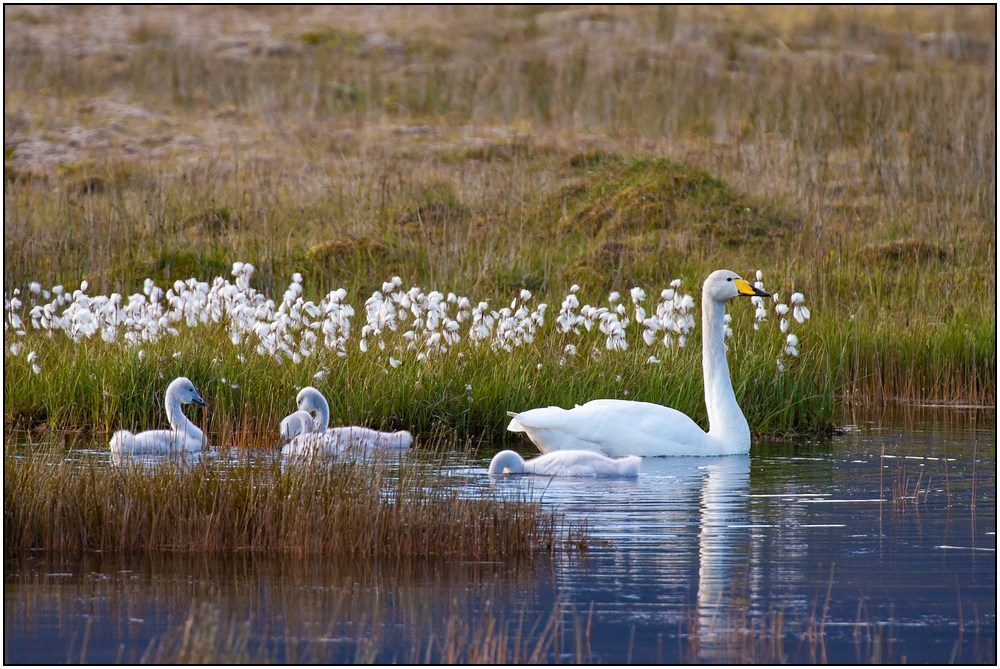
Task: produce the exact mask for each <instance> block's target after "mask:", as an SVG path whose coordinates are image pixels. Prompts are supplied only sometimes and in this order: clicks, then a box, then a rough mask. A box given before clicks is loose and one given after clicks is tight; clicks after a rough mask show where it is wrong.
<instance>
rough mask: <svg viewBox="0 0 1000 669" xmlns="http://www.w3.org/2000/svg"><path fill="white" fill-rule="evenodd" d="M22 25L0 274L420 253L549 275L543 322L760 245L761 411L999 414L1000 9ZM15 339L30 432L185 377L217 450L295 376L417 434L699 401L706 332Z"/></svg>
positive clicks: (654, 287) (802, 427)
mask: <svg viewBox="0 0 1000 669" xmlns="http://www.w3.org/2000/svg"><path fill="white" fill-rule="evenodd" d="M5 21H6V22H7V23H8V25H9V26H10V35H11V37H10V39H9V40H7V41H5V48H4V59H5V72H6V76H5V84H4V87H5V90H4V92H5V103H6V112H5V116H4V139H5V144H4V148H5V151H4V175H5V189H4V213H5V221H6V223H5V229H4V251H5V254H4V256H5V263H4V285H5V288H4V292H5V296H11V295H12V291H13V289H14V288H19V289H20V290H21V291H22V292H24V291H27V290H28V286H29V285H30V283H31V282H32V281H37V282H39V283H40V284H41V285H42V286H44V287H46V288H49V287H51V286H53V285H55V284H59V283H62V284H64V285H66V286H68V287H70V288H71V289H72V288H75V287H76V286H78V285H79V283H80V281H81V280H82V279H86V280H87V281H88V282H89V284H90V286H91V291H90V292H91V294H94V293H98V294H110V293H112V292H118V293H122V294H125V295H128V294H130V293H133V292H138V291H140V290H141V289H142V281H143V279H145V278H146V277H151V278H153V279H154V280H155V281H157V282H158V283H159V284H160V285H161V286H162V287H164V288H166V287H168V286H169V285H170V284H171V283H172V282H173V281H175V280H177V279H182V280H184V279H187V278H189V277H196V278H198V279H199V280H202V281H211V279H212V278H214V277H215V276H229V274H228V273H229V270H230V268H231V265H232V263H233V262H235V261H244V262H251V263H253V264H254V265H255V266H256V267H257V273H256V275H255V277H254V279H253V285H254V287H255V288H257V289H258V290H260V291H262V292H264V293H266V294H267V295H268V296H270V297H271V298H272V299H274V300H275V301H276V302H277V301H279V300H280V296H281V294H282V292H283V291H284V290H285V289H286V287H287V285H288V282H289V280H290V277H291V276H292V275H293V273H295V272H299V273H301V274H302V276H303V284H302V285H303V286H304V290H305V292H304V295H303V297H304V298H306V299H310V300H314V301H317V302H318V300H319V299H320V298H321V297H322V296H323V295H325V294H327V293H328V292H329V291H331V290H335V289H337V288H340V287H343V288H344V289H345V290H346V291H347V294H348V296H349V298H348V299H349V301H350V303H351V304H353V305H354V308H355V309H356V310H357V311H358V313H359V314H361V313H362V305H363V302H364V300H365V299H366V298H367V296H369V295H371V293H372V291H374V290H376V289H377V288H378V286H379V285H380V283H381V282H382V281H385V280H386V279H388V278H389V277H391V276H394V275H396V276H400V277H402V279H403V281H404V284H405V285H404V289H405V288H406V287H408V286H409V285H420V286H424V287H426V289H427V290H431V289H436V290H439V291H441V292H442V293H448V292H455V293H457V294H459V295H467V296H469V297H470V298H472V299H475V300H480V299H482V300H488V301H489V302H490V304H491V305H492V306H493V308H496V307H497V306H498V305H503V304H505V303H509V301H510V300H511V299H512V298H513V297H515V296H516V295H517V294H518V292H519V291H520V290H522V289H527V290H530V291H531V292H532V293H533V294H534V299H535V302H536V303H537V302H542V301H544V302H547V303H548V304H549V305H550V309H551V311H550V315H554V314H552V312H554V311H555V310H556V309H557V307H558V304H559V302H560V301H561V300H562V299H563V297H564V296H565V295H566V294H567V292H568V291H569V288H570V286H571V285H573V284H578V285H579V286H580V294H581V299H584V297H583V296H586V299H587V300H589V301H590V303H591V304H598V303H600V304H605V305H606V295H607V293H608V291H611V290H617V291H620V292H621V293H622V295H627V294H628V291H629V290H630V289H631V288H632V287H633V286H640V287H643V288H644V289H645V290H646V291H647V293H649V294H650V295H651V296H654V295H656V294H657V293H658V292H659V290H660V289H662V288H665V287H666V286H667V285H668V282H669V281H670V280H672V279H674V278H680V279H683V281H684V284H683V285H684V287H685V289H686V290H687V291H688V292H691V293H692V294H694V295H695V296H696V297H697V296H698V292H697V286H699V285H700V282H701V281H702V280H703V279H704V277H705V276H707V274H708V273H709V272H710V271H711V270H713V269H716V268H718V267H727V268H730V269H733V270H736V271H739V272H741V273H743V274H744V275H749V274H750V273H751V272H752V271H753V270H754V269H756V268H763V269H764V270H765V274H766V282H767V287H768V288H769V289H775V290H780V292H781V293H782V295H783V296H784V297H785V299H787V297H788V296H789V295H790V294H791V293H792V292H793V291H799V292H802V293H804V294H805V295H806V296H807V299H808V304H809V306H810V308H811V309H812V311H813V318H812V319H811V320H810V321H809V322H808V328H807V329H803V330H802V331H801V332H800V336H801V337H802V346H801V349H802V355H801V356H800V357H799V358H798V359H797V360H795V361H794V364H792V365H790V366H789V369H788V371H787V372H785V373H784V374H778V373H777V372H776V363H775V359H776V358H777V357H778V355H779V353H780V350H781V345H782V342H781V338H780V336H778V335H777V334H776V333H775V332H773V328H772V332H771V337H770V338H764V339H761V336H762V335H754V334H753V333H752V331H751V322H752V317H751V316H752V309H751V308H750V307H746V309H745V310H744V311H747V312H749V313H740V308H738V307H737V305H731V309H730V311H731V312H734V313H735V320H734V331H735V335H734V336H735V339H734V340H733V343H734V344H735V345H736V346H732V345H731V347H730V360H731V366H732V368H733V378H734V380H735V382H736V384H737V386H738V388H737V394H738V396H739V399H740V400H741V405H742V406H743V407H744V409H745V411H746V413H747V415H748V419H749V420H750V424H751V427H752V429H753V430H754V431H755V432H756V433H758V434H761V433H773V432H783V431H807V430H822V429H825V428H826V427H829V426H830V424H831V423H832V420H833V419H832V415H833V414H832V405H833V403H834V401H835V397H836V396H837V395H849V396H850V397H851V398H852V399H853V400H855V401H861V402H876V403H877V402H883V401H886V400H892V399H905V400H933V401H943V402H951V401H959V402H964V403H975V404H987V405H992V404H995V401H996V305H995V300H994V295H995V293H994V287H995V282H994V281H993V274H994V272H993V269H994V265H995V255H996V233H995V219H996V176H995V175H996V135H995V132H996V128H995V124H994V123H991V122H987V121H988V120H989V119H993V118H995V112H996V108H995V105H996V102H995V101H996V84H995V81H996V69H995V60H994V58H993V55H992V54H993V51H994V48H993V45H995V43H996V36H995V23H996V22H995V9H994V8H991V7H952V8H922V7H904V8H883V7H871V8H847V7H843V8H842V7H807V8H793V9H788V8H763V7H762V8H722V7H704V8H640V7H615V8H609V9H596V8H583V9H576V8H563V9H559V10H549V9H545V8H496V9H491V8H487V9H479V10H476V11H468V10H465V9H462V8H422V9H421V8H405V7H399V8H390V9H388V10H385V11H378V12H375V11H374V10H371V11H370V10H366V9H364V8H357V9H354V8H336V7H334V8H294V9H289V10H287V11H274V10H269V9H267V8H261V9H243V8H235V7H233V8H223V7H220V8H206V9H191V10H189V11H187V12H185V13H183V14H181V15H177V14H173V13H169V12H166V11H164V10H161V9H158V8H141V9H138V10H135V11H125V10H121V9H117V8H88V9H72V10H70V9H67V10H60V9H58V8H40V9H33V8H9V9H6V10H5ZM96 26H100V30H99V31H98V30H96V28H95V27H96ZM205 31H208V32H205ZM98 33H99V34H101V35H104V37H102V38H101V39H97V38H96V37H94V36H95V35H96V34H98ZM22 297H23V294H22ZM744 306H746V305H744ZM776 320H777V318H776V317H775V316H774V315H773V314H772V316H771V325H772V326H773V325H774V321H776ZM25 321H26V322H27V319H25ZM362 322H363V321H356V322H355V331H357V330H359V329H360V324H361V323H362ZM547 327H550V328H551V320H550V321H549V324H548V325H547ZM14 331H16V328H15V329H14V330H10V331H7V340H8V341H7V342H5V343H6V344H7V345H6V346H5V356H4V370H5V374H4V397H5V424H6V425H8V426H9V425H12V424H18V425H24V426H28V425H37V424H40V423H45V424H48V425H51V426H59V427H71V426H72V427H82V426H88V427H95V428H100V429H112V428H115V427H119V426H133V425H134V426H136V427H146V426H152V425H158V424H159V423H158V421H159V420H160V414H161V413H162V411H161V409H160V408H158V405H157V404H156V402H157V401H158V400H157V396H158V395H159V393H161V392H162V385H164V384H165V383H166V382H168V381H169V380H170V378H171V376H173V375H176V374H181V373H183V374H186V375H187V376H189V377H191V378H192V379H193V380H195V382H196V384H198V385H199V388H200V389H202V390H203V395H205V396H206V398H207V399H208V400H209V403H210V407H209V411H207V412H206V413H205V414H202V415H201V418H202V419H203V420H204V421H206V422H207V428H208V429H209V430H210V431H211V432H213V433H214V434H215V435H217V436H218V438H219V443H231V442H233V441H236V440H237V439H236V438H235V437H233V435H234V434H240V433H244V432H246V433H250V432H253V431H256V430H259V429H271V428H272V427H273V425H275V424H276V419H280V417H281V416H283V415H284V414H285V413H287V412H288V411H290V410H291V408H292V407H291V398H292V397H293V396H294V390H295V388H296V387H297V386H301V385H303V384H305V383H314V385H317V386H318V387H320V388H321V389H322V390H323V391H324V392H325V393H326V394H327V396H328V398H329V399H330V400H331V408H332V414H333V417H334V419H335V420H338V421H343V422H347V421H351V422H365V423H367V424H372V425H386V426H392V427H399V426H405V427H407V428H410V429H414V430H416V431H418V432H427V431H428V430H431V429H433V428H434V427H435V426H440V425H444V426H446V427H448V428H451V429H456V430H459V431H460V432H470V433H471V432H479V431H482V432H486V433H488V434H491V435H497V434H498V433H500V432H501V430H502V427H503V424H504V422H505V421H504V420H503V418H504V416H503V412H504V411H506V410H508V409H520V408H525V407H528V406H537V405H546V404H561V405H563V406H569V405H571V404H573V403H575V402H582V401H584V400H586V399H591V398H594V397H598V396H601V397H626V395H625V394H624V392H625V391H626V390H628V391H629V394H628V395H627V397H628V398H629V399H648V400H650V401H656V402H661V403H666V404H670V405H671V406H675V407H677V408H678V409H680V410H682V411H685V412H686V413H689V414H691V415H693V416H695V417H696V419H698V420H703V417H702V412H703V411H704V409H703V405H702V402H701V399H700V398H701V386H700V374H699V369H698V351H699V342H698V339H699V337H698V330H697V328H696V330H695V332H694V333H693V335H692V336H691V339H692V344H691V346H690V347H689V348H687V349H686V350H685V351H683V355H677V356H675V357H672V358H670V359H669V362H668V361H667V360H666V359H665V361H664V363H663V364H662V365H661V366H656V365H651V366H647V365H645V364H644V363H645V361H646V359H647V358H648V356H649V355H656V356H657V357H658V358H661V359H664V355H663V353H662V352H656V351H655V350H651V351H644V350H642V345H641V343H640V344H633V345H632V347H631V348H630V349H629V350H628V351H625V352H615V353H614V354H609V353H607V352H605V353H602V355H601V356H600V357H599V359H597V360H594V359H592V358H589V357H587V355H586V353H587V350H589V347H588V349H584V348H581V352H582V353H584V354H583V355H581V356H580V357H579V358H576V359H574V360H569V361H567V363H566V364H564V365H563V366H559V364H558V362H559V359H560V357H562V356H561V353H560V352H561V350H562V348H563V345H564V344H565V343H566V342H560V341H558V339H559V338H558V337H546V338H545V340H544V341H540V342H538V343H537V344H535V345H532V346H527V347H523V348H519V349H517V351H516V353H515V354H512V355H507V356H502V355H492V354H488V353H486V352H483V351H478V352H477V351H476V350H473V349H468V350H463V349H461V347H458V348H454V347H453V352H454V353H455V355H454V356H451V357H447V358H443V359H441V360H435V361H434V364H433V365H432V364H426V365H424V364H416V362H415V361H413V360H412V359H406V358H401V357H400V356H398V355H397V356H395V357H396V359H398V360H401V361H402V365H401V366H400V367H398V368H395V367H391V366H389V365H387V364H386V359H385V357H384V356H382V357H372V356H369V357H364V356H360V355H357V354H356V353H357V351H356V350H353V351H349V355H348V356H346V357H344V358H339V357H336V356H335V354H334V352H332V351H326V352H324V351H322V350H318V351H317V352H316V353H315V354H314V357H312V358H310V359H309V360H308V364H302V365H295V366H290V365H288V364H285V365H283V366H280V367H279V366H278V365H276V364H275V363H274V362H273V361H272V360H270V359H268V358H266V357H265V358H260V359H258V358H256V357H254V356H252V355H249V352H247V351H242V350H239V349H238V348H233V347H232V346H231V345H230V344H228V343H227V341H226V334H225V332H224V330H223V329H221V328H220V329H219V331H218V332H210V331H208V330H199V334H198V335H197V336H195V335H187V334H185V333H184V332H183V331H182V332H181V333H180V335H179V337H178V338H177V339H176V340H172V341H169V343H166V340H164V341H163V342H161V343H158V344H156V345H154V346H152V347H150V348H149V349H148V357H146V358H145V360H143V361H139V360H138V359H134V358H133V357H132V356H134V355H136V353H135V351H132V352H127V351H124V350H118V349H114V348H109V349H105V348H102V347H101V346H100V345H98V344H97V343H96V342H90V343H84V344H78V345H74V346H65V345H64V343H65V342H63V343H62V344H61V343H60V341H61V340H60V339H59V337H58V336H57V337H56V338H55V339H51V340H50V339H48V338H46V337H45V336H44V334H40V333H38V332H36V331H34V330H32V329H31V326H30V324H29V325H28V326H27V331H26V334H25V336H24V337H23V342H22V345H23V349H22V350H21V351H20V354H19V355H14V354H12V353H11V349H10V345H11V343H12V342H20V341H21V338H19V337H18V335H16V334H13V332H14ZM357 343H358V340H357V339H356V338H355V339H353V340H351V346H355V345H357ZM597 345H598V348H600V343H599V342H598V343H597ZM32 350H34V351H36V353H37V355H38V356H39V358H40V360H41V362H40V363H39V364H40V366H41V371H40V373H39V374H37V375H36V374H33V372H32V371H31V363H27V362H26V359H25V356H26V354H27V353H28V352H30V351H32ZM459 352H463V353H464V354H465V355H464V357H463V358H461V359H459V358H458V357H457V353H459ZM175 353H179V356H178V357H177V359H176V360H175V359H174V354H175ZM237 356H243V359H240V358H239V357H237ZM213 360H218V362H213ZM123 361H127V364H123ZM539 364H541V365H542V369H541V370H538V365H539ZM320 370H325V372H326V374H327V376H326V377H325V379H323V380H321V381H314V380H313V378H312V377H313V375H314V374H315V373H316V372H318V371H320ZM160 374H163V378H162V379H161V377H160ZM619 377H620V378H619ZM223 378H224V379H226V381H222V379H223ZM234 385H235V386H238V387H233V386H234ZM467 385H468V386H471V387H472V392H471V393H467V392H466V390H465V388H466V386H467ZM470 396H471V398H472V399H471V400H470V399H468V398H469V397H470ZM240 439H242V438H240Z"/></svg>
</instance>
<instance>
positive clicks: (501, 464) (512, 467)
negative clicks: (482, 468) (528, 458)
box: [489, 451, 524, 478]
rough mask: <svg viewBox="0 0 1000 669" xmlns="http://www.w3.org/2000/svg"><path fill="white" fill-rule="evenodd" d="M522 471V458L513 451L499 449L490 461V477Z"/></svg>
mask: <svg viewBox="0 0 1000 669" xmlns="http://www.w3.org/2000/svg"><path fill="white" fill-rule="evenodd" d="M523 471H524V458H522V457H521V456H520V455H518V454H517V453H515V452H514V451H500V452H499V453H497V454H496V455H494V456H493V459H492V460H491V461H490V472H489V475H490V478H496V477H497V476H501V475H503V474H506V473H508V472H509V473H511V474H520V473H521V472H523Z"/></svg>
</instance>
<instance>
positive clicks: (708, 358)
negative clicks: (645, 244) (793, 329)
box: [507, 269, 770, 456]
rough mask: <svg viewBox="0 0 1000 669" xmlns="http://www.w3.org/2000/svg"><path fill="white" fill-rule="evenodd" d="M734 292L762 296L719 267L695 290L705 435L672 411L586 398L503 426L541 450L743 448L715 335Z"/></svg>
mask: <svg viewBox="0 0 1000 669" xmlns="http://www.w3.org/2000/svg"><path fill="white" fill-rule="evenodd" d="M741 295H744V296H748V297H750V296H755V295H756V296H759V297H770V295H769V294H768V293H765V292H764V291H762V290H759V289H757V288H755V287H754V286H752V285H750V284H749V283H748V282H747V281H745V280H744V279H742V278H740V276H739V275H738V274H735V273H734V272H730V271H729V270H723V269H720V270H716V271H714V272H712V273H711V274H710V275H709V276H708V278H707V279H705V284H704V286H703V287H702V291H701V309H702V318H701V320H702V332H701V341H702V370H703V372H704V376H705V404H706V405H707V407H708V424H709V430H708V432H707V433H706V432H705V431H704V430H702V429H701V428H700V427H698V424H697V423H695V422H694V421H693V420H691V419H690V418H689V417H688V416H686V415H684V414H683V413H681V412H680V411H677V410H676V409H671V408H669V407H665V406H661V405H659V404H651V403H649V402H632V401H628V400H593V401H591V402H587V403H586V404H584V405H583V406H577V407H575V408H573V409H569V410H566V409H562V408H560V407H547V408H543V409H531V410H530V411H523V412H521V413H513V412H508V414H509V415H510V416H511V417H512V420H511V421H510V424H509V425H508V426H507V429H508V430H510V431H511V432H525V433H526V434H527V435H528V438H529V439H531V441H533V442H534V443H535V445H536V446H538V449H539V450H540V451H542V452H543V453H549V452H552V451H561V450H567V449H573V450H586V451H597V452H601V453H604V454H606V455H612V456H621V455H642V456H659V455H743V454H746V453H749V452H750V426H749V425H747V420H746V418H745V417H744V416H743V412H742V411H741V410H740V406H739V404H737V402H736V395H735V393H734V392H733V384H732V381H731V380H730V378H729V366H728V365H727V363H726V345H725V343H724V341H723V328H724V326H725V323H724V320H725V319H724V317H725V314H726V302H728V301H729V300H731V299H733V298H735V297H739V296H741Z"/></svg>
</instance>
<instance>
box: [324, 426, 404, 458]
mask: <svg viewBox="0 0 1000 669" xmlns="http://www.w3.org/2000/svg"><path fill="white" fill-rule="evenodd" d="M325 434H327V435H329V437H330V438H331V439H333V440H335V441H336V442H337V443H339V444H340V447H341V449H344V450H346V449H351V450H355V451H365V452H367V451H376V450H377V451H404V450H406V449H408V448H409V447H410V444H411V443H412V442H413V435H411V434H410V433H409V432H407V431H406V430H400V431H399V432H380V431H379V430H373V429H371V428H368V427H360V426H346V427H331V428H328V429H327V430H326V433H325Z"/></svg>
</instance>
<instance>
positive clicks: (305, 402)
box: [295, 386, 326, 411]
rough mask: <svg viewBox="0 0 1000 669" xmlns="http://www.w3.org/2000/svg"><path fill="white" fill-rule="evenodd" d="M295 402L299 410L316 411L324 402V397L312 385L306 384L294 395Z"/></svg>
mask: <svg viewBox="0 0 1000 669" xmlns="http://www.w3.org/2000/svg"><path fill="white" fill-rule="evenodd" d="M295 402H296V403H297V404H298V406H299V410H300V411H316V410H318V409H319V408H320V407H321V406H322V405H323V404H325V403H326V399H325V398H324V397H323V393H321V392H320V391H318V390H316V389H315V388H313V387H312V386H306V387H305V388H303V389H302V390H300V391H299V394H298V395H296V396H295Z"/></svg>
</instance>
